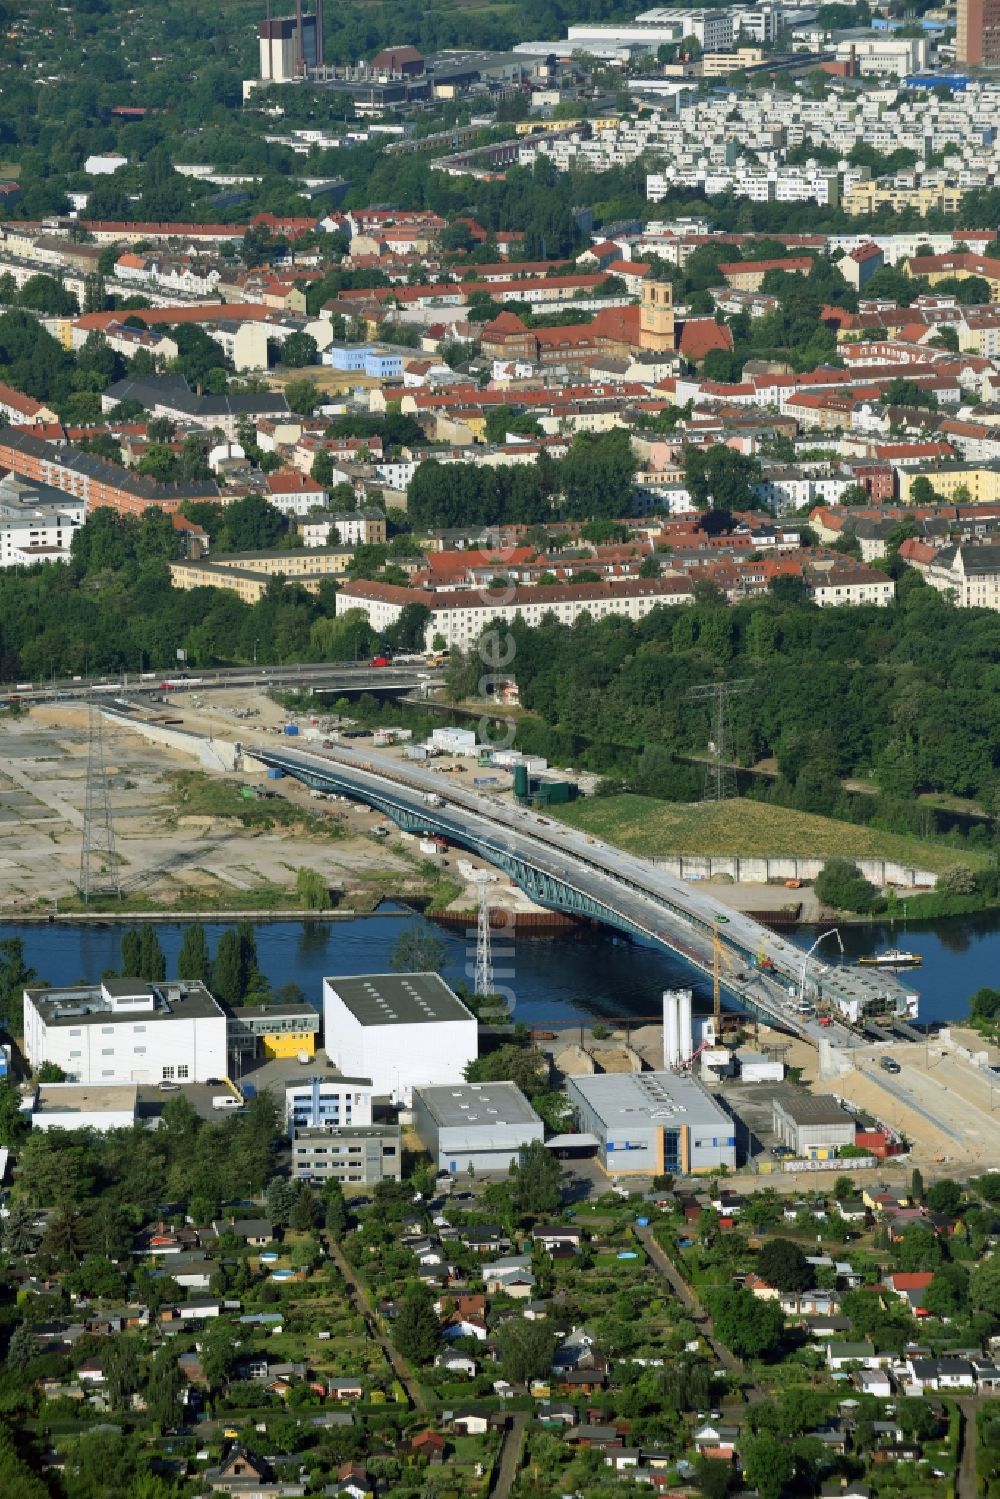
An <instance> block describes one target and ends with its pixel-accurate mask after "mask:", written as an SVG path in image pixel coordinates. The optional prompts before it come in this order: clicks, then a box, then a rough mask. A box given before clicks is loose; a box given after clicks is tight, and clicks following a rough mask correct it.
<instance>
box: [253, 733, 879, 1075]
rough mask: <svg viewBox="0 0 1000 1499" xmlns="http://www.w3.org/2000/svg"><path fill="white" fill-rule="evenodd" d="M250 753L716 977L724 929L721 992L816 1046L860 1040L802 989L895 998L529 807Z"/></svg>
mask: <svg viewBox="0 0 1000 1499" xmlns="http://www.w3.org/2000/svg"><path fill="white" fill-rule="evenodd" d="M247 749H248V750H249V752H250V753H251V754H255V755H256V754H259V756H260V758H261V759H262V760H264V761H265V762H266V763H267V764H269V765H274V766H277V767H278V768H280V769H283V770H284V771H285V772H286V773H287V774H289V775H292V776H296V777H298V778H299V779H308V778H309V777H318V778H324V777H325V778H328V780H329V781H330V783H331V784H332V785H335V786H336V788H337V789H338V790H340V791H341V792H343V793H345V794H349V795H353V796H355V797H357V798H360V799H362V800H373V799H378V798H380V797H381V798H383V799H384V798H386V797H389V798H391V799H392V801H393V803H394V804H395V805H396V806H398V807H399V808H401V809H402V810H404V811H407V812H409V813H410V814H411V815H412V816H414V817H415V818H418V819H419V820H420V821H421V822H422V823H423V825H424V826H426V828H427V829H428V831H431V832H439V833H441V834H442V835H443V836H444V837H446V838H448V839H449V840H451V841H454V842H455V843H457V844H459V845H462V846H465V847H469V848H471V849H473V850H474V851H475V852H477V853H479V854H480V855H481V856H482V857H484V858H486V859H487V860H489V861H490V862H492V863H501V864H502V862H503V861H504V859H510V858H514V859H521V860H523V861H524V862H525V863H527V864H529V865H530V866H531V867H532V868H533V869H535V870H538V871H540V872H541V873H542V874H544V875H548V876H550V877H551V878H554V879H557V880H559V881H560V882H561V883H563V884H565V885H567V886H569V887H570V888H571V889H572V890H574V891H577V892H579V893H580V895H581V896H583V897H584V898H587V899H589V900H592V901H595V902H598V903H600V904H601V905H603V906H605V907H606V908H607V909H608V910H609V911H610V912H612V913H614V915H615V916H616V917H617V918H618V920H619V921H620V922H622V923H624V924H625V925H626V926H627V927H628V928H631V929H632V930H633V931H634V932H636V933H638V934H639V935H642V936H645V937H647V938H649V939H650V940H651V941H653V942H656V943H658V944H660V945H662V946H665V947H668V948H670V949H671V950H672V951H673V952H675V953H677V954H679V955H680V956H681V957H683V958H684V959H685V960H686V961H688V962H690V963H692V964H693V965H694V966H695V967H697V968H699V969H700V970H701V972H702V973H706V974H709V975H710V974H711V973H712V966H713V949H712V939H713V929H716V930H718V932H719V934H720V937H721V938H722V939H723V941H724V945H725V948H726V950H727V951H728V953H729V955H730V957H731V959H732V961H733V964H734V967H735V968H736V970H737V971H736V973H735V974H733V973H727V972H726V971H725V970H723V975H722V978H723V986H724V987H725V989H726V990H727V991H728V992H729V993H730V994H732V995H733V996H734V998H735V999H737V1001H738V1002H739V1003H741V1004H742V1005H745V1006H748V1007H750V1008H755V1009H757V1010H759V1011H760V1012H761V1013H762V1014H764V1015H766V1016H767V1018H769V1019H770V1020H772V1021H774V1022H776V1023H777V1024H779V1025H780V1026H781V1027H782V1028H784V1029H785V1030H788V1031H790V1032H792V1033H793V1034H796V1035H799V1036H801V1037H802V1038H803V1039H805V1040H809V1041H811V1042H812V1043H813V1044H814V1045H817V1046H818V1044H819V1042H820V1040H821V1039H823V1038H826V1039H828V1040H830V1041H832V1042H834V1043H835V1044H837V1045H841V1046H853V1045H855V1044H856V1042H857V1037H856V1036H855V1035H854V1033H853V1032H852V1031H851V1030H849V1029H848V1028H847V1027H846V1026H843V1025H840V1024H839V1023H837V1022H836V1021H835V1022H834V1023H833V1024H831V1025H829V1026H822V1027H821V1026H820V1023H819V1020H818V1018H817V1017H816V1016H815V1014H813V1015H809V1014H802V1013H799V1012H798V1010H797V1006H798V1003H799V995H800V990H801V989H803V988H804V992H805V994H806V996H807V1001H808V1000H811V999H813V998H814V997H815V995H816V993H817V992H818V990H820V989H821V990H822V993H823V995H824V996H825V997H826V998H828V999H829V1000H831V1001H832V1002H833V1003H835V1004H839V1005H841V1006H843V1007H844V1008H843V1010H842V1013H847V1012H848V1011H849V1010H850V1009H851V1008H852V1007H857V1006H858V1005H859V1004H860V1005H862V1006H865V1005H869V1004H871V1003H873V1002H875V1001H877V1000H878V999H880V998H881V997H883V996H885V995H886V994H887V993H888V992H889V990H890V985H891V983H892V981H891V980H890V979H888V978H887V977H886V976H885V975H883V974H880V973H878V972H866V971H864V970H861V969H854V968H828V967H827V966H826V965H825V964H823V963H821V962H819V961H817V960H816V959H815V958H811V957H806V955H805V954H804V953H803V952H802V950H801V949H800V948H798V947H795V946H794V945H793V944H792V943H791V942H786V941H785V939H784V938H783V937H781V936H778V935H777V934H775V933H774V932H771V931H769V930H768V929H767V928H766V927H763V926H761V925H760V923H759V922H756V921H754V920H753V919H752V918H751V917H749V916H746V915H744V914H742V913H741V912H738V911H734V910H732V909H722V908H720V905H719V903H718V901H717V899H716V898H715V897H714V896H712V895H711V894H710V893H708V892H706V891H704V890H701V889H699V888H698V886H696V885H689V884H687V883H686V882H685V881H683V880H679V879H676V878H675V877H674V876H673V875H670V874H668V873H667V872H666V871H664V870H662V869H658V868H656V867H655V866H654V865H652V864H650V863H648V862H646V861H645V860H642V859H639V858H636V857H634V856H633V855H631V854H627V853H624V852H623V851H622V850H621V849H617V848H614V847H612V845H610V844H607V843H603V842H601V841H599V840H598V839H595V838H591V837H589V836H588V835H586V834H585V833H581V832H578V831H577V830H576V829H574V828H569V827H566V826H564V825H563V824H561V823H558V822H554V821H552V820H551V819H550V818H546V817H541V816H539V815H538V814H537V813H536V812H534V811H532V810H530V809H529V808H521V807H516V806H512V805H511V804H510V803H509V802H503V801H501V800H500V799H499V798H497V797H487V796H483V795H480V794H479V793H477V792H474V791H471V790H468V789H466V788H465V787H458V786H456V785H454V784H453V782H452V781H451V780H450V779H446V778H445V777H443V776H442V775H440V774H439V773H435V772H433V771H428V770H421V769H419V768H417V767H416V766H413V765H411V764H408V763H406V762H400V761H399V760H395V759H387V758H386V757H384V756H379V754H378V752H377V751H373V750H370V749H367V748H366V749H365V750H363V751H356V750H353V749H350V748H348V747H346V746H343V745H337V746H335V747H334V748H331V749H329V750H324V751H321V752H316V751H303V750H297V749H296V750H292V749H286V748H285V747H284V745H281V746H277V745H275V744H273V743H271V744H265V743H260V744H259V746H257V747H254V746H252V745H250V744H247ZM758 957H763V958H769V959H770V960H771V962H772V963H773V964H774V974H773V976H772V975H768V974H766V973H763V972H761V971H760V969H759V968H757V967H755V966H753V964H754V960H755V959H756V958H758ZM743 965H745V966H743Z"/></svg>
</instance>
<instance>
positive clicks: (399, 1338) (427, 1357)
mask: <svg viewBox="0 0 1000 1499" xmlns="http://www.w3.org/2000/svg"><path fill="white" fill-rule="evenodd" d="M392 1340H393V1342H394V1343H395V1345H396V1347H397V1348H398V1349H399V1351H400V1353H401V1354H402V1355H403V1357H404V1358H405V1359H408V1360H409V1361H410V1363H413V1364H429V1363H430V1361H431V1359H432V1358H433V1357H434V1355H435V1353H436V1352H437V1349H438V1343H439V1341H440V1329H439V1324H438V1319H437V1313H436V1312H435V1310H434V1293H433V1291H432V1290H431V1289H430V1287H429V1286H425V1285H424V1284H423V1282H421V1281H415V1282H413V1283H412V1284H411V1285H409V1286H407V1288H406V1294H405V1295H404V1297H403V1302H402V1305H401V1306H400V1309H399V1316H398V1317H397V1318H396V1322H395V1325H394V1327H393V1330H392Z"/></svg>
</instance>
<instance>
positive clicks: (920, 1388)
mask: <svg viewBox="0 0 1000 1499" xmlns="http://www.w3.org/2000/svg"><path fill="white" fill-rule="evenodd" d="M904 1368H905V1370H906V1373H907V1375H908V1379H909V1383H910V1384H912V1385H913V1386H914V1387H915V1388H916V1390H917V1392H918V1393H919V1394H923V1393H924V1391H925V1390H974V1389H975V1388H976V1375H975V1371H974V1370H973V1367H972V1364H971V1363H970V1362H969V1360H968V1359H965V1358H955V1357H952V1356H948V1355H945V1356H942V1357H941V1358H914V1357H909V1358H907V1359H906V1360H905V1362H904Z"/></svg>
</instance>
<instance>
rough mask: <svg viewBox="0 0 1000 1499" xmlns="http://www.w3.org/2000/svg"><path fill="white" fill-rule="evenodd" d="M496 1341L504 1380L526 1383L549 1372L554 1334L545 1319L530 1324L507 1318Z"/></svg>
mask: <svg viewBox="0 0 1000 1499" xmlns="http://www.w3.org/2000/svg"><path fill="white" fill-rule="evenodd" d="M498 1341H499V1344H500V1359H501V1363H502V1367H503V1375H504V1378H505V1379H509V1380H510V1381H511V1382H512V1383H513V1384H528V1383H529V1382H530V1381H531V1380H532V1379H541V1378H542V1377H543V1376H545V1375H547V1374H548V1373H549V1372H550V1370H551V1368H552V1348H553V1343H554V1334H553V1331H552V1325H551V1323H550V1322H549V1320H548V1318H547V1317H540V1318H539V1319H538V1320H537V1321H531V1322H529V1321H528V1320H527V1319H526V1318H524V1317H511V1318H509V1319H508V1321H506V1322H504V1323H503V1324H502V1326H501V1328H500V1332H499V1336H498Z"/></svg>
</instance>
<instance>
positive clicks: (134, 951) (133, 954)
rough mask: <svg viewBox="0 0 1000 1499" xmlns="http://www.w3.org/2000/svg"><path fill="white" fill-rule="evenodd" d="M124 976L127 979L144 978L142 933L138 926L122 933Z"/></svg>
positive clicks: (126, 929)
mask: <svg viewBox="0 0 1000 1499" xmlns="http://www.w3.org/2000/svg"><path fill="white" fill-rule="evenodd" d="M121 963H122V974H123V976H124V977H125V978H135V979H137V978H141V977H142V933H141V932H140V931H139V928H138V927H137V926H130V927H126V928H125V930H124V932H122V957H121Z"/></svg>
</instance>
